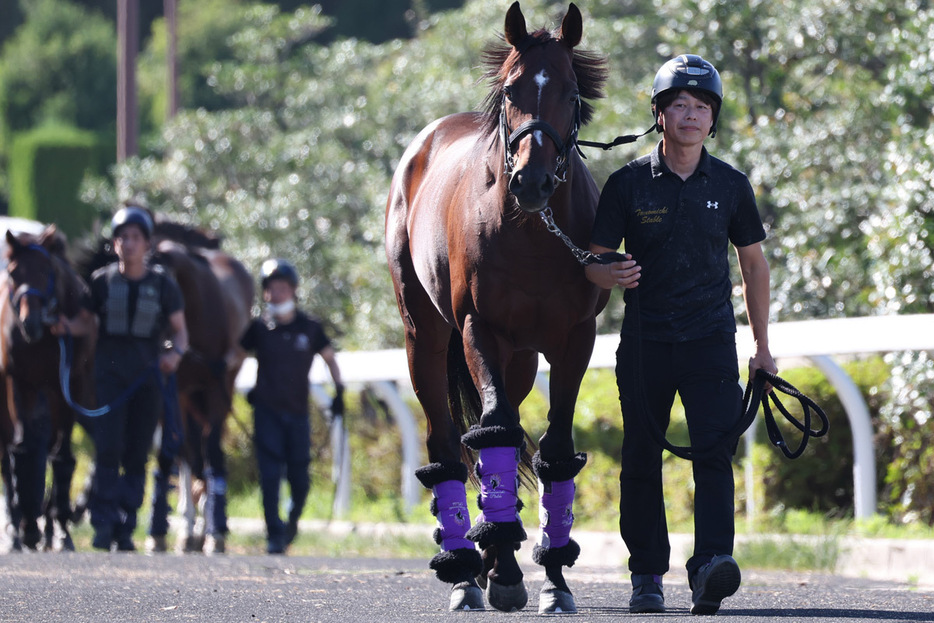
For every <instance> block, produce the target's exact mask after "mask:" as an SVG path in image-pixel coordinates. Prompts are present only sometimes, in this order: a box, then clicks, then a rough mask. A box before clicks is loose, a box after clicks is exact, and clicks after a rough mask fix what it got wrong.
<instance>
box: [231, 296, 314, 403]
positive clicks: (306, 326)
mask: <svg viewBox="0 0 934 623" xmlns="http://www.w3.org/2000/svg"><path fill="white" fill-rule="evenodd" d="M330 344H331V340H329V339H328V337H327V335H326V334H325V333H324V329H323V328H322V326H321V324H320V323H319V322H318V321H316V320H313V319H311V318H309V317H308V316H306V315H305V314H304V313H302V312H300V311H299V312H296V314H295V318H294V319H293V320H292V322H290V323H289V324H277V323H275V322H272V321H269V320H267V319H265V318H258V319H255V320H253V322H251V323H250V326H249V327H247V330H246V333H244V335H243V337H242V338H241V339H240V345H241V346H242V347H243V349H244V350H247V351H254V352H255V353H256V366H257V369H256V387H255V389H254V390H253V396H252V397H253V401H254V404H256V405H261V406H263V407H266V408H267V409H272V410H274V411H279V412H284V413H289V414H292V415H301V414H307V413H308V395H309V389H308V384H309V380H308V373H309V372H310V371H311V363H312V361H313V360H314V358H315V355H317V354H318V353H320V352H321V351H322V350H324V348H325V347H327V346H328V345H330Z"/></svg>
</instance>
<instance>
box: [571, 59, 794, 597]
mask: <svg viewBox="0 0 934 623" xmlns="http://www.w3.org/2000/svg"><path fill="white" fill-rule="evenodd" d="M722 97H723V94H722V84H721V81H720V76H719V74H718V73H717V70H716V69H715V68H714V66H713V65H711V64H710V63H709V62H707V61H705V60H704V59H703V58H701V57H699V56H696V55H691V54H688V55H682V56H679V57H677V58H675V59H672V60H670V61H668V62H667V63H665V65H664V66H662V68H661V69H660V70H659V71H658V73H657V75H656V77H655V81H654V84H653V90H652V111H653V115H654V117H655V124H656V125H655V128H656V129H657V130H658V131H659V132H662V140H661V141H660V142H659V144H658V146H657V147H656V148H655V150H654V151H653V152H652V153H651V154H649V155H647V156H643V157H641V158H638V159H636V160H634V161H632V162H630V163H629V164H627V165H626V166H624V167H623V168H622V169H620V170H618V171H616V172H615V173H613V174H612V175H611V176H610V178H609V180H608V181H607V183H606V185H605V186H604V188H603V191H602V193H601V196H600V202H599V204H598V207H597V214H596V219H595V221H594V227H593V234H592V236H591V245H590V250H591V251H592V252H593V253H595V254H599V253H606V252H613V251H616V250H617V249H618V248H619V247H620V244H621V243H622V242H623V240H625V254H624V257H625V260H623V261H618V262H614V263H612V264H606V265H600V264H593V265H590V266H588V267H587V268H586V274H587V277H588V279H590V280H591V281H592V282H594V283H596V284H597V285H599V286H601V287H603V288H612V287H614V286H619V287H621V288H624V289H625V294H624V298H625V302H626V311H625V317H624V319H623V324H622V330H621V341H620V347H619V350H618V351H617V369H616V373H617V383H618V385H619V394H620V404H621V407H622V413H623V424H624V435H625V436H624V440H623V448H622V467H621V471H620V534H621V535H622V537H623V540H624V541H625V543H626V546H627V547H628V549H629V552H630V558H629V570H630V572H631V574H632V584H633V593H632V598H631V599H630V602H629V604H630V610H631V611H632V612H664V610H665V600H664V593H663V589H662V576H663V575H664V574H665V573H666V572H667V571H668V568H669V567H668V565H669V554H670V552H671V547H670V544H669V540H668V528H667V524H666V520H665V502H664V494H663V491H662V448H661V447H660V446H658V445H657V444H656V443H654V442H653V440H652V437H651V435H650V434H649V433H648V430H647V428H646V426H647V425H651V420H654V422H655V425H656V426H658V428H659V429H660V430H661V431H664V430H665V429H666V428H667V427H668V423H669V418H670V410H671V406H672V404H673V401H674V397H675V393H676V392H677V393H678V394H679V396H680V398H681V402H682V404H683V405H684V411H685V417H686V420H687V425H688V429H689V432H690V438H691V443H692V445H693V446H694V447H697V448H707V447H710V446H712V445H714V444H716V443H718V442H721V441H722V440H723V436H724V434H725V432H726V431H728V430H730V428H731V427H732V426H733V425H734V424H735V423H736V421H737V420H738V419H739V417H740V415H741V413H740V412H741V410H742V390H741V388H740V386H739V369H738V364H737V354H736V340H735V337H734V334H735V332H736V323H735V319H734V313H733V305H732V303H731V300H730V297H731V293H732V284H731V283H730V267H729V257H728V250H729V249H728V248H729V246H730V245H732V246H733V247H734V248H735V250H736V254H737V258H738V261H739V268H740V272H741V274H742V280H743V295H744V299H745V304H746V313H747V316H748V319H749V324H750V326H751V328H752V334H753V338H754V339H755V345H756V350H755V354H754V356H753V357H752V358H751V359H750V361H749V374H750V378H751V377H752V376H754V375H755V373H756V371H757V370H759V369H763V370H766V371H768V372H772V373H775V372H777V368H776V366H775V362H774V360H773V358H772V355H771V353H770V352H769V341H768V318H769V295H770V285H769V266H768V262H767V261H766V259H765V256H764V254H763V251H762V247H761V244H760V243H761V242H762V240H764V239H765V230H764V228H763V226H762V222H761V219H760V217H759V213H758V209H757V207H756V200H755V196H754V194H753V190H752V187H751V186H750V184H749V181H748V180H747V178H746V176H745V175H743V174H742V173H740V172H739V171H737V170H736V169H734V168H733V167H731V166H730V165H728V164H726V163H725V162H722V161H720V160H718V159H716V158H714V157H712V156H711V155H710V154H709V153H708V152H707V149H706V148H705V147H704V141H705V139H706V138H707V136H708V135H710V136H713V135H714V134H715V133H716V128H717V119H718V116H719V112H720V107H721V104H722ZM636 357H639V358H640V359H639V360H637V359H636ZM640 369H641V374H637V372H638V371H640ZM637 382H638V383H641V384H642V386H641V387H640V386H637V385H636V383H637ZM643 397H644V399H643ZM720 448H721V449H720V450H719V451H718V452H717V453H715V454H713V455H712V456H709V457H707V458H699V459H696V460H695V461H694V463H693V470H694V484H695V495H694V529H695V539H694V553H693V555H692V556H691V558H690V559H689V560H688V562H687V565H686V566H687V572H688V579H689V583H690V586H691V589H692V602H693V605H692V608H691V612H692V613H694V614H713V613H715V612H717V610H718V609H719V607H720V603H721V601H722V600H723V599H724V598H725V597H728V596H730V595H732V594H733V593H735V592H736V590H737V589H738V588H739V585H740V581H741V574H740V570H739V566H738V565H737V563H736V561H735V560H734V559H733V558H732V552H733V538H734V524H733V512H734V508H733V505H734V501H733V497H734V491H733V471H732V465H731V462H732V455H733V453H734V451H735V448H734V444H730V443H720Z"/></svg>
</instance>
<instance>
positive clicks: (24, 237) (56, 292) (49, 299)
mask: <svg viewBox="0 0 934 623" xmlns="http://www.w3.org/2000/svg"><path fill="white" fill-rule="evenodd" d="M6 242H7V251H6V253H7V266H6V275H7V290H8V292H9V299H10V305H11V307H12V308H13V312H14V314H15V317H16V320H17V323H18V326H19V328H20V331H21V332H22V334H23V337H24V338H25V340H26V341H27V342H30V343H31V342H36V341H38V340H40V339H41V338H42V335H43V332H44V330H45V326H46V325H48V324H51V323H54V322H55V321H56V320H57V319H58V307H59V297H60V294H61V288H62V284H61V276H60V275H59V270H58V267H57V265H56V260H55V258H54V257H53V254H54V253H58V252H59V251H60V248H59V245H64V240H63V239H62V237H61V234H59V233H58V232H57V231H56V229H55V226H54V225H50V226H49V227H47V228H46V230H45V231H43V232H42V234H41V235H40V236H39V238H36V237H35V236H32V235H30V234H13V232H11V231H9V230H8V231H7V233H6Z"/></svg>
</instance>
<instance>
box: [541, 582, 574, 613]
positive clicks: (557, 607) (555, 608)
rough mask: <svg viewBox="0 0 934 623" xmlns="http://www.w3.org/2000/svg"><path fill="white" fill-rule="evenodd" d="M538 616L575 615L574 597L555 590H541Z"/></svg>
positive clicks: (565, 592)
mask: <svg viewBox="0 0 934 623" xmlns="http://www.w3.org/2000/svg"><path fill="white" fill-rule="evenodd" d="M538 613H539V614H576V613H577V604H576V603H574V595H572V594H571V593H569V592H567V591H562V590H558V589H557V588H543V589H542V592H541V594H540V595H539V599H538Z"/></svg>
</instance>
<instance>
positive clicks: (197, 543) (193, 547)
mask: <svg viewBox="0 0 934 623" xmlns="http://www.w3.org/2000/svg"><path fill="white" fill-rule="evenodd" d="M203 548H204V537H198V536H188V537H179V540H178V544H177V545H176V547H175V549H176V550H177V551H178V552H179V553H180V554H191V553H194V552H200V551H202V549H203Z"/></svg>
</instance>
